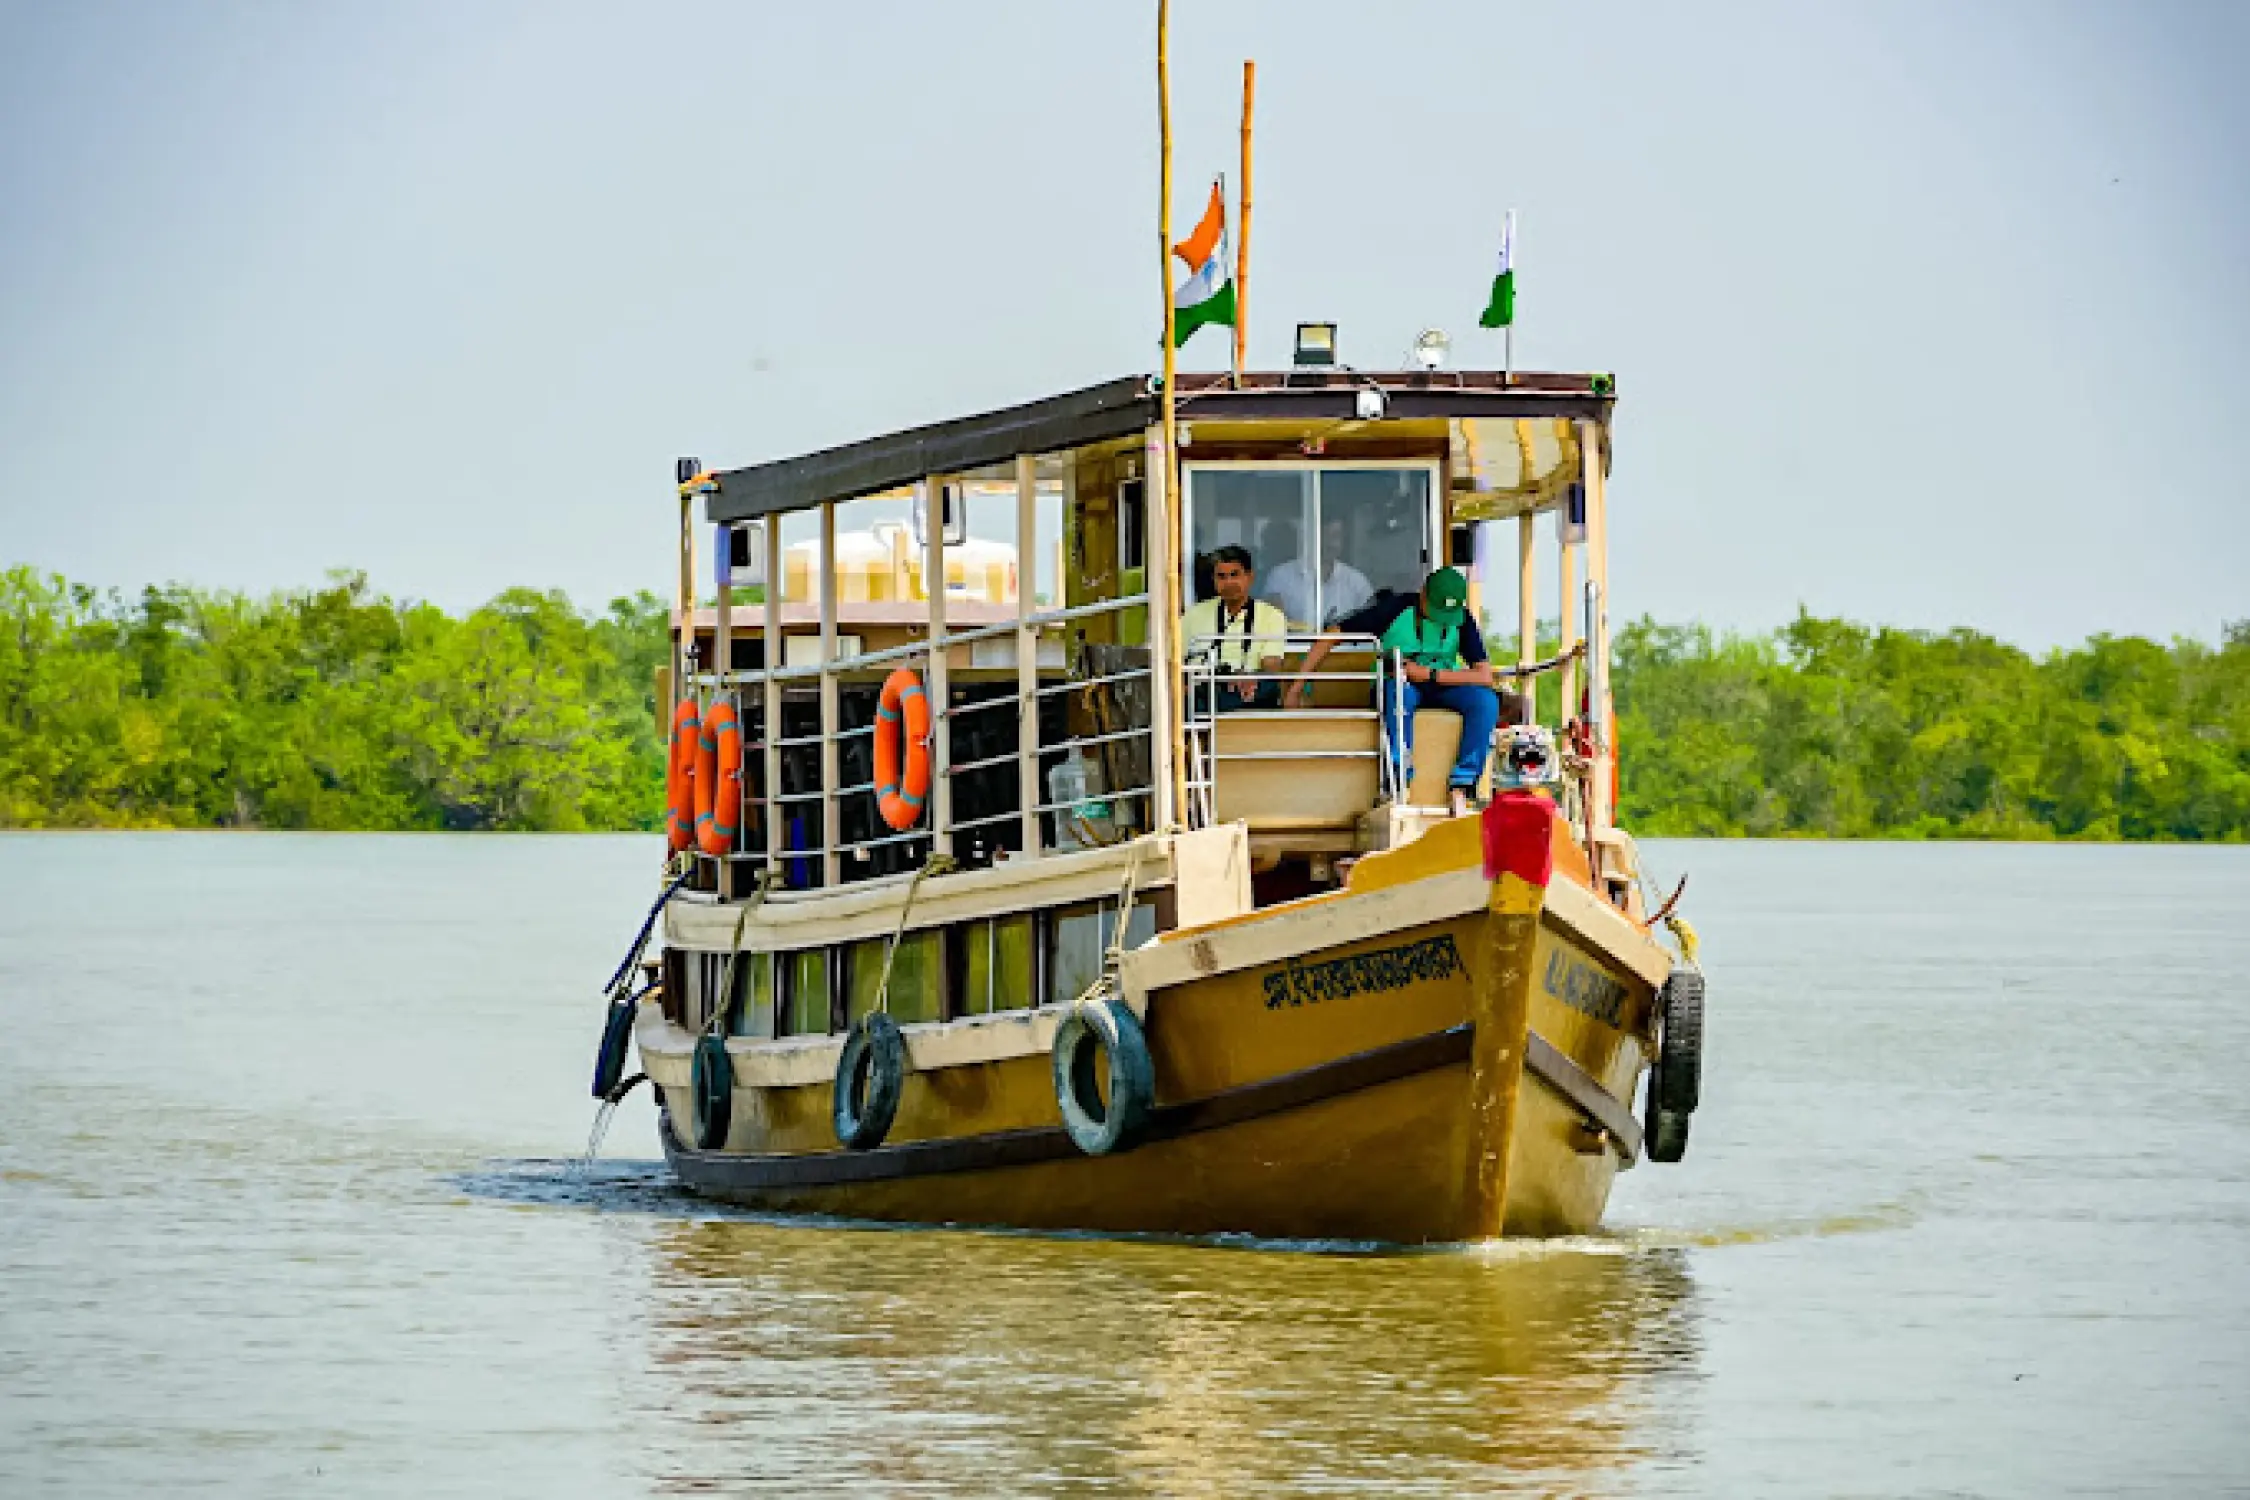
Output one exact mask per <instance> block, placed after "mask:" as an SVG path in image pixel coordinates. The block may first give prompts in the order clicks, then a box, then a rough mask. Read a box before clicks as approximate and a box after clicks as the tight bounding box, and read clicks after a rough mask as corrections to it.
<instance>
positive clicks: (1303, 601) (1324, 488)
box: [1182, 463, 1439, 631]
mask: <svg viewBox="0 0 2250 1500" xmlns="http://www.w3.org/2000/svg"><path fill="white" fill-rule="evenodd" d="M1436 469H1437V466H1436V465H1435V464H1415V465H1403V464H1389V463H1355V464H1334V463H1331V464H1318V465H1314V464H1304V465H1296V464H1289V465H1282V464H1272V463H1265V464H1255V465H1253V464H1224V465H1222V464H1194V465H1190V466H1188V468H1187V470H1186V488H1187V506H1186V509H1187V533H1188V539H1189V556H1188V557H1187V558H1186V559H1185V560H1184V561H1185V564H1186V566H1185V570H1184V572H1183V573H1182V584H1183V586H1184V587H1185V589H1186V596H1187V598H1188V599H1190V600H1191V601H1192V600H1203V599H1208V598H1210V597H1212V592H1213V586H1212V581H1211V558H1212V555H1213V554H1214V553H1215V552H1216V551H1217V550H1218V549H1219V548H1221V547H1224V546H1230V545H1231V546H1236V547H1240V548H1242V549H1243V550H1244V551H1246V552H1248V553H1249V554H1250V559H1251V567H1252V569H1253V570H1254V572H1255V575H1256V581H1255V583H1254V584H1253V587H1252V593H1253V594H1254V595H1255V597H1257V598H1259V599H1263V600H1265V601H1267V602H1268V603H1271V604H1273V605H1275V606H1277V607H1278V608H1279V609H1280V610H1281V612H1282V615H1283V617H1284V618H1286V619H1287V620H1288V621H1289V625H1290V628H1291V629H1293V630H1300V631H1312V630H1317V629H1321V628H1324V627H1329V626H1333V625H1335V624H1336V623H1337V622H1338V621H1339V620H1342V619H1343V618H1344V617H1346V616H1347V615H1351V614H1354V613H1356V612H1357V611H1359V610H1361V609H1364V608H1365V607H1366V606H1367V605H1368V604H1370V603H1372V602H1373V601H1374V599H1375V597H1376V596H1377V595H1378V594H1381V593H1393V594H1401V595H1403V594H1411V593H1413V592H1414V591H1415V590H1416V589H1418V588H1420V587H1421V584H1422V576H1423V574H1425V573H1427V572H1428V571H1429V568H1430V559H1431V558H1432V557H1434V556H1435V555H1436V554H1437V537H1438V531H1439V527H1438V515H1437V508H1436V501H1435V495H1436V485H1435V482H1434V481H1435V477H1436Z"/></svg>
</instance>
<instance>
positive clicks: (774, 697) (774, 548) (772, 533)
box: [759, 515, 791, 880]
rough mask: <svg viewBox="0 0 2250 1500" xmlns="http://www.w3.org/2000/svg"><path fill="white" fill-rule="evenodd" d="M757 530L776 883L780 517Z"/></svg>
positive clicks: (784, 834) (780, 819)
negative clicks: (761, 551)
mask: <svg viewBox="0 0 2250 1500" xmlns="http://www.w3.org/2000/svg"><path fill="white" fill-rule="evenodd" d="M759 529H760V530H761V531H763V532H764V533H765V536H764V538H763V540H764V541H765V544H766V605H765V611H764V613H765V620H764V627H765V628H764V630H763V632H762V636H761V639H762V641H763V647H762V649H763V651H764V653H765V678H764V684H763V686H764V689H765V691H764V694H763V698H762V701H763V703H764V705H765V733H763V734H761V735H760V736H759V739H760V740H762V741H763V742H764V744H765V755H764V757H763V758H764V760H765V763H766V869H767V872H768V873H767V877H766V878H767V879H769V880H779V879H780V878H781V875H782V863H781V851H782V848H783V846H784V845H785V844H786V843H787V841H788V833H789V830H788V822H789V818H788V812H789V808H790V806H791V804H789V803H785V802H783V801H781V800H780V798H781V679H780V678H778V677H776V676H774V675H773V674H774V673H776V672H778V671H780V670H781V666H782V661H781V656H782V648H781V595H782V572H781V561H782V559H781V517H780V516H778V515H772V516H768V517H766V519H765V521H764V522H763V523H762V524H761V525H760V527H759Z"/></svg>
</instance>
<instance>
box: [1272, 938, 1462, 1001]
mask: <svg viewBox="0 0 2250 1500" xmlns="http://www.w3.org/2000/svg"><path fill="white" fill-rule="evenodd" d="M1461 972H1462V969H1461V951H1460V950H1459V949H1458V948H1456V947H1454V946H1453V936H1452V934H1451V933H1440V934H1439V935H1438V936H1436V937H1431V938H1422V939H1420V940H1419V941H1416V942H1412V943H1400V944H1399V945H1398V946H1396V947H1393V948H1378V949H1376V950H1375V951H1374V952H1372V953H1354V954H1352V955H1351V956H1350V957H1348V958H1331V959H1326V960H1324V961H1322V962H1320V963H1317V964H1306V963H1299V962H1297V960H1295V959H1290V960H1289V961H1288V962H1287V963H1286V964H1284V965H1283V966H1282V967H1281V968H1280V969H1278V970H1276V971H1275V972H1274V973H1271V974H1268V975H1266V976H1265V981H1264V983H1265V987H1266V1009H1268V1010H1279V1009H1281V1007H1283V1006H1284V1005H1318V1004H1319V1003H1320V1002H1321V1001H1323V1000H1349V999H1350V998H1351V997H1352V996H1354V995H1374V994H1380V993H1381V992H1383V991H1385V990H1403V989H1405V988H1406V987H1407V986H1408V985H1410V984H1420V983H1422V982H1424V981H1425V980H1431V979H1450V978H1452V977H1453V976H1454V975H1456V974H1459V973H1461Z"/></svg>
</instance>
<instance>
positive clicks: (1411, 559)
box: [1282, 469, 1434, 626]
mask: <svg viewBox="0 0 2250 1500" xmlns="http://www.w3.org/2000/svg"><path fill="white" fill-rule="evenodd" d="M1318 502H1319V503H1318V507H1317V509H1318V514H1319V517H1320V531H1319V536H1318V539H1317V544H1316V546H1315V548H1314V549H1313V550H1314V552H1315V554H1316V555H1317V557H1318V558H1319V562H1320V566H1319V576H1318V577H1317V579H1314V580H1312V589H1311V592H1312V593H1313V594H1314V596H1315V598H1316V600H1317V607H1318V609H1319V612H1320V623H1321V624H1322V625H1323V626H1332V625H1334V624H1335V623H1336V622H1337V621H1338V620H1340V619H1342V618H1343V617H1344V616H1346V615H1348V614H1351V613H1352V612H1354V611H1355V610H1358V609H1361V608H1364V607H1365V606H1366V605H1367V604H1369V603H1371V602H1372V601H1373V600H1374V598H1375V595H1376V594H1377V593H1378V592H1380V591H1382V590H1385V589H1389V590H1392V591H1395V592H1397V593H1401V594H1412V593H1416V592H1418V591H1419V590H1420V589H1421V587H1422V578H1423V576H1424V575H1425V574H1426V573H1427V572H1428V571H1429V569H1430V568H1431V566H1432V563H1431V561H1430V559H1431V556H1432V553H1433V550H1434V549H1433V548H1432V547H1431V545H1430V530H1429V526H1430V473H1429V470H1427V469H1323V470H1321V471H1320V487H1319V496H1318ZM1290 581H1291V580H1290V579H1283V580H1282V582H1284V583H1287V582H1290ZM1292 618H1294V616H1292Z"/></svg>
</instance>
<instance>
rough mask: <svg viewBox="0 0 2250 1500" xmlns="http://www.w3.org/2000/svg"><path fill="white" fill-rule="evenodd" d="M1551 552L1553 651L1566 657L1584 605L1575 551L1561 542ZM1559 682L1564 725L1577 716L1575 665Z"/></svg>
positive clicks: (1564, 671)
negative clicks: (1554, 628) (1555, 612)
mask: <svg viewBox="0 0 2250 1500" xmlns="http://www.w3.org/2000/svg"><path fill="white" fill-rule="evenodd" d="M1563 503H1564V504H1565V505H1568V504H1569V503H1570V502H1569V501H1568V500H1567V499H1566V500H1565V501H1564V502H1563ZM1556 524H1557V525H1558V527H1559V526H1560V524H1561V518H1560V517H1559V516H1558V517H1557V522H1556ZM1555 551H1556V554H1557V556H1556V559H1555V564H1556V573H1555V588H1556V590H1557V592H1556V595H1555V599H1556V604H1555V609H1556V611H1557V614H1558V615H1559V618H1558V619H1557V620H1556V622H1555V623H1556V627H1557V632H1558V634H1557V641H1556V649H1557V650H1559V651H1562V652H1564V653H1565V654H1567V653H1568V652H1569V651H1570V648H1571V647H1573V646H1575V645H1577V644H1578V621H1579V617H1580V615H1581V614H1582V613H1583V611H1584V608H1585V606H1584V604H1583V603H1582V602H1581V600H1580V598H1579V594H1578V549H1577V548H1576V547H1573V546H1572V545H1571V544H1570V543H1569V542H1561V543H1560V544H1559V545H1558V546H1557V547H1556V548H1555ZM1559 681H1560V682H1561V684H1562V698H1561V703H1562V718H1561V722H1562V723H1564V724H1568V723H1569V722H1570V721H1571V720H1572V719H1575V718H1577V717H1578V663H1577V662H1575V661H1566V662H1564V663H1563V665H1562V676H1561V678H1560V679H1559Z"/></svg>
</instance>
